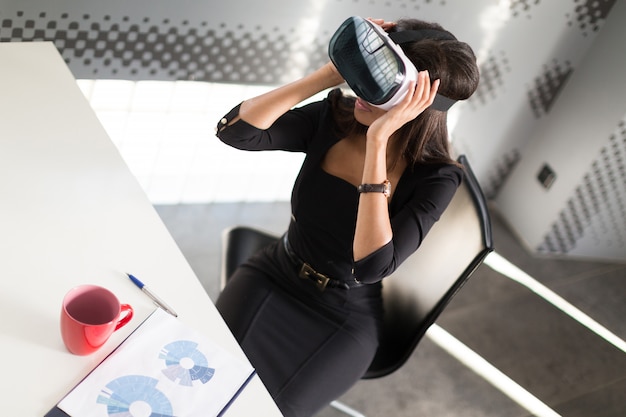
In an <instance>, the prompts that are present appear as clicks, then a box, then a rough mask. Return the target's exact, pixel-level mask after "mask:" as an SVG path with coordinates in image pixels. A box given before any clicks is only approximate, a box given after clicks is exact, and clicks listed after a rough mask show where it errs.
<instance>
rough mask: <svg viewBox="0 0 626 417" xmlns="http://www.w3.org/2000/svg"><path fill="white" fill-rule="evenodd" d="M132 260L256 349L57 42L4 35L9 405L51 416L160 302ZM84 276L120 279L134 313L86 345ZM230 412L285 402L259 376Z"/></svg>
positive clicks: (1, 173) (178, 302)
mask: <svg viewBox="0 0 626 417" xmlns="http://www.w3.org/2000/svg"><path fill="white" fill-rule="evenodd" d="M207 128H208V127H207ZM125 272H129V273H132V274H134V275H136V276H137V277H138V278H140V279H142V280H143V281H144V282H145V283H146V284H147V285H148V286H150V287H151V288H152V290H153V291H154V292H155V293H157V294H158V295H160V296H161V297H162V298H164V299H165V301H166V302H167V303H169V304H170V305H171V306H172V307H173V308H174V309H176V310H177V312H178V316H179V319H180V320H181V321H184V322H185V323H187V324H189V325H191V326H193V327H195V328H196V329H198V330H200V331H202V332H205V333H207V334H208V335H210V336H212V337H213V339H214V340H215V341H216V342H217V343H218V344H220V345H221V346H222V347H224V348H226V349H228V350H229V351H231V352H233V353H234V354H235V355H237V356H239V357H241V358H245V356H244V354H243V352H242V351H241V349H240V347H239V346H238V344H237V343H236V341H235V339H234V338H233V337H232V335H231V333H230V332H229V330H228V328H227V327H226V325H225V323H224V322H223V321H222V319H221V317H220V315H219V313H218V312H217V310H216V309H215V307H214V305H213V303H212V302H211V300H210V299H209V297H208V296H207V294H206V293H205V291H204V289H203V288H202V286H201V285H200V283H199V281H198V280H197V278H196V276H195V275H194V273H193V271H192V270H191V268H190V267H189V265H188V263H187V262H186V260H185V259H184V257H183V255H182V254H181V252H180V251H179V249H178V247H177V246H176V244H175V243H174V241H173V239H172V238H171V236H170V235H169V233H168V232H167V229H166V228H165V226H164V225H163V223H162V222H161V220H160V218H159V217H158V215H157V213H156V212H155V210H154V209H153V207H152V205H151V204H150V202H149V201H148V200H147V198H146V196H145V194H144V193H143V191H142V189H141V188H140V186H139V184H138V183H137V181H136V180H135V179H134V177H133V176H132V174H131V172H130V171H129V170H128V168H127V167H126V165H125V163H124V162H123V160H122V158H121V157H120V155H119V153H118V152H117V149H116V148H115V146H114V145H113V144H112V142H111V141H110V139H109V138H108V136H107V135H106V133H105V131H104V129H103V128H102V126H101V125H100V123H99V121H98V120H97V118H96V116H95V114H94V113H93V111H92V110H91V108H90V107H89V104H88V103H87V101H86V99H85V98H84V97H83V95H82V93H81V91H80V90H79V88H78V87H77V85H76V82H75V80H74V78H73V77H72V75H71V73H70V71H69V69H68V68H67V66H66V65H65V63H64V62H63V60H62V58H61V57H60V55H59V54H58V52H57V50H56V49H55V48H54V46H53V45H52V44H51V43H45V42H42V43H0V316H1V317H0V353H1V357H2V364H1V366H0V367H1V369H2V376H1V377H0V396H1V398H2V401H1V402H2V405H1V406H0V409H2V415H6V416H29V417H37V416H43V415H44V414H45V413H46V412H47V411H48V410H49V409H50V408H51V407H53V406H54V405H55V404H56V403H57V402H58V401H59V400H60V399H61V398H62V397H63V396H64V395H65V394H66V393H67V392H68V390H69V389H71V388H72V387H73V386H74V385H75V384H76V383H77V382H79V381H80V380H81V379H82V378H83V377H84V376H85V375H86V374H87V373H88V372H89V371H90V370H91V369H92V368H93V367H94V366H95V365H96V364H98V363H99V362H100V361H101V360H102V359H103V358H104V357H105V356H106V355H107V354H108V353H109V352H110V351H111V350H113V349H114V348H115V347H116V346H117V344H119V342H120V341H121V340H122V339H123V338H124V337H126V336H127V335H128V334H129V333H130V332H131V331H132V330H133V329H134V328H135V327H136V326H137V325H138V324H139V323H140V322H141V321H142V320H143V319H144V318H145V317H146V316H147V315H148V314H149V313H150V312H151V311H152V310H153V308H154V306H153V304H152V303H151V301H150V300H149V299H148V297H147V296H146V295H145V294H143V293H142V292H141V291H139V289H138V288H137V287H135V286H134V285H133V284H132V283H131V282H130V280H129V279H128V278H127V277H126V275H125ZM83 283H94V284H98V285H102V286H105V287H107V288H109V289H111V290H112V291H113V292H114V293H116V295H117V296H118V298H120V301H121V302H125V303H130V304H131V305H132V306H133V307H134V309H135V318H133V320H132V321H131V323H130V324H129V325H127V326H126V327H124V328H122V329H120V330H119V331H118V332H116V333H115V334H114V335H113V337H112V338H111V339H110V340H109V341H108V342H107V343H106V344H105V346H104V347H103V348H102V349H100V350H99V351H98V352H96V353H94V354H92V355H90V356H75V355H72V354H70V353H69V352H68V351H67V350H66V349H65V347H64V345H63V342H62V340H61V335H60V331H59V313H60V306H61V300H62V298H63V296H64V294H65V293H66V292H67V291H68V290H69V289H70V288H72V287H73V286H76V285H79V284H83ZM227 415H228V416H245V417H249V416H280V415H281V414H280V412H279V411H278V409H277V408H276V405H275V404H274V402H273V401H272V399H271V398H270V396H269V394H268V393H267V391H266V389H265V387H264V386H263V385H262V383H261V381H260V380H259V378H258V377H255V378H254V380H253V381H252V383H251V384H249V385H248V386H247V387H246V389H245V390H244V391H243V393H242V394H241V396H240V397H238V399H237V400H236V401H235V403H234V404H233V405H232V406H231V408H230V409H229V411H228V412H227Z"/></svg>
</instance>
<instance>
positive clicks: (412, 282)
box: [364, 156, 493, 379]
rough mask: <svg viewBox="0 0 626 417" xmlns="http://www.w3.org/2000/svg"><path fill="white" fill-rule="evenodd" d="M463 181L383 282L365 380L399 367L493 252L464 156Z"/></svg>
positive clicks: (480, 197) (484, 214)
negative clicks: (381, 311)
mask: <svg viewBox="0 0 626 417" xmlns="http://www.w3.org/2000/svg"><path fill="white" fill-rule="evenodd" d="M459 162H461V163H462V164H463V165H464V166H465V171H466V173H465V178H464V180H463V182H462V184H461V186H460V187H459V188H458V190H457V192H456V193H455V195H454V197H453V198H452V201H451V202H450V205H449V206H448V208H447V209H446V210H445V211H444V213H443V214H442V215H441V218H440V219H439V221H438V222H436V223H435V224H434V225H433V227H432V228H431V230H430V231H429V232H428V234H427V235H426V238H425V239H424V240H423V241H422V244H421V245H420V247H419V248H418V250H417V251H416V252H415V253H414V254H412V255H411V256H410V257H409V258H408V259H407V260H406V261H404V263H402V265H400V267H399V268H398V269H397V270H396V271H395V272H394V273H393V274H392V275H391V276H389V277H387V278H385V279H384V280H383V302H384V308H385V316H384V323H383V326H382V329H383V330H382V331H383V334H382V336H381V344H380V347H379V349H378V352H377V353H376V356H375V358H374V360H373V362H372V364H371V365H370V368H369V369H368V371H367V373H366V375H365V376H364V378H365V379H369V378H379V377H382V376H385V375H388V374H390V373H392V372H394V371H395V370H397V369H398V368H399V367H401V366H402V365H403V364H404V363H405V362H406V360H407V359H408V358H409V356H410V355H411V354H412V353H413V351H414V349H415V347H416V346H417V344H418V343H419V341H420V340H421V339H422V337H423V336H424V334H425V333H426V330H428V328H429V327H430V326H431V325H432V324H433V323H434V322H435V320H436V319H437V317H438V316H439V315H440V314H441V312H442V311H443V309H444V308H445V307H446V305H447V304H448V303H449V302H450V300H451V299H452V297H453V296H454V295H455V294H456V293H457V291H459V289H460V288H461V287H462V286H463V284H465V282H466V281H467V280H468V279H469V277H470V275H471V274H472V273H473V272H474V271H475V270H476V268H478V266H480V264H481V263H482V262H483V260H484V259H485V257H486V256H487V255H488V254H489V252H491V251H493V238H492V233H491V219H490V217H489V211H488V209H487V202H486V200H485V197H484V195H483V193H482V190H481V188H480V185H479V184H478V181H477V180H476V177H475V176H474V174H473V172H472V170H471V167H470V165H469V163H468V161H467V158H466V157H465V156H461V157H459Z"/></svg>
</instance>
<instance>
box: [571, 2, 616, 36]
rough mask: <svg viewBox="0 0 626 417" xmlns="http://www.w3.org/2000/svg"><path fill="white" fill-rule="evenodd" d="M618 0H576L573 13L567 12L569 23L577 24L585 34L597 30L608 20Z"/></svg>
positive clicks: (587, 34)
mask: <svg viewBox="0 0 626 417" xmlns="http://www.w3.org/2000/svg"><path fill="white" fill-rule="evenodd" d="M615 1H616V0H574V3H576V8H575V11H574V13H573V14H567V16H566V17H567V24H568V25H570V26H575V27H577V28H578V29H580V31H581V32H582V34H583V35H584V36H589V35H590V34H591V33H595V32H597V31H598V30H599V29H600V27H601V26H602V23H603V22H604V21H605V20H606V17H607V16H608V14H609V12H610V11H611V8H612V7H613V5H614V4H615Z"/></svg>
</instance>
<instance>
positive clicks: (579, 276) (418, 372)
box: [156, 203, 626, 417]
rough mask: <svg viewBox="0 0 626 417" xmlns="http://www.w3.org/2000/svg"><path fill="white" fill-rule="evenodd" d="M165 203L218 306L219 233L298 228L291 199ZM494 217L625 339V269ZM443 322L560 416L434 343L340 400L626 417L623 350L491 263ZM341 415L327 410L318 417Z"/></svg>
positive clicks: (408, 409) (517, 416)
mask: <svg viewBox="0 0 626 417" xmlns="http://www.w3.org/2000/svg"><path fill="white" fill-rule="evenodd" d="M156 208H157V211H158V213H159V214H160V215H161V217H162V218H163V220H164V222H165V224H166V226H167V227H168V228H169V230H170V232H171V233H172V235H173V237H174V239H175V240H176V241H177V243H178V245H179V247H180V249H181V250H182V252H183V253H184V254H185V256H186V257H187V259H188V261H189V263H190V265H191V266H192V268H193V269H194V271H195V272H196V274H197V275H198V278H199V279H200V280H201V281H202V283H203V285H204V287H205V289H206V290H207V293H208V294H209V295H210V296H211V298H213V299H215V297H216V296H217V294H218V291H219V287H218V275H219V268H220V262H219V257H220V234H221V231H222V230H223V229H224V228H227V227H229V226H233V225H236V224H246V225H251V226H256V227H260V228H262V229H265V230H268V231H273V232H276V233H280V232H282V231H283V230H284V229H285V227H286V226H287V224H288V221H289V206H288V204H287V203H267V204H265V203H257V204H246V203H235V204H208V205H173V206H157V207H156ZM492 217H493V225H494V233H495V244H496V251H497V253H498V254H499V255H501V256H503V257H504V258H506V259H508V260H509V261H510V262H512V263H513V264H515V265H517V266H518V267H520V268H521V269H523V270H524V271H525V272H526V273H527V274H529V275H530V276H532V277H533V278H535V279H536V280H537V281H539V282H540V283H541V284H543V285H544V286H545V287H547V288H549V289H550V290H552V291H553V292H554V293H556V294H558V295H559V296H560V297H562V298H563V299H565V300H566V301H569V302H570V303H571V304H573V305H574V306H575V307H577V308H578V309H580V310H582V312H584V313H586V314H587V315H588V316H589V317H590V318H591V319H593V320H595V321H597V322H598V323H600V324H601V325H603V326H604V327H605V328H606V329H608V330H609V331H610V332H612V333H613V334H615V335H616V336H618V337H619V338H621V339H622V340H624V339H626V320H625V319H624V318H625V317H626V264H607V263H600V262H592V261H585V260H571V259H545V258H538V257H535V256H532V255H530V254H529V253H528V252H527V251H525V250H524V249H523V248H522V247H521V246H520V244H519V243H518V242H517V240H516V239H515V238H514V236H513V235H512V234H511V232H510V231H509V230H508V229H507V227H506V225H505V224H504V223H503V222H502V221H501V219H500V218H499V216H497V213H495V212H494V213H492ZM437 325H438V326H440V327H441V328H443V329H445V330H446V331H447V332H449V333H450V334H452V335H453V336H454V337H455V338H456V339H458V340H460V341H461V342H462V343H463V344H465V345H466V346H467V347H469V348H470V349H472V350H473V351H474V352H476V353H477V354H478V355H480V356H482V357H483V358H484V359H485V360H486V361H488V362H489V363H491V364H492V365H494V366H495V367H496V368H498V369H499V370H500V371H501V372H502V373H504V374H505V375H506V376H508V377H509V378H510V379H512V380H513V381H514V382H516V383H517V384H519V386H521V387H522V388H523V389H525V390H527V391H528V392H529V393H530V394H532V396H534V397H536V398H537V399H539V400H540V401H541V402H543V403H545V404H546V405H547V407H548V410H549V409H552V410H553V412H554V413H551V412H550V411H548V412H545V411H541V409H542V408H541V407H539V408H537V409H535V411H531V410H533V408H532V406H531V405H529V403H525V405H524V406H522V405H520V404H518V402H516V400H513V399H512V396H511V395H507V394H505V393H504V392H503V391H505V386H504V385H498V384H496V385H493V384H492V383H490V382H488V380H487V379H485V378H484V377H483V376H481V375H479V374H478V373H476V372H474V371H473V370H472V369H471V368H469V367H468V366H466V365H465V364H464V363H463V362H461V361H459V360H457V359H456V358H455V357H453V356H452V355H451V354H449V353H448V351H446V350H445V349H443V348H442V347H441V344H440V343H436V340H435V339H434V338H431V337H426V338H424V339H423V341H422V342H421V343H420V345H419V346H418V348H417V350H416V351H415V352H414V354H413V356H412V357H411V359H410V360H409V361H408V362H407V364H406V365H405V366H404V367H403V368H401V369H400V370H399V371H397V372H396V373H394V374H392V375H390V376H388V377H385V378H381V379H378V380H368V381H360V382H359V383H358V384H357V385H356V386H355V387H354V388H353V389H352V390H351V391H349V392H348V393H347V394H345V395H344V396H343V397H342V398H341V401H342V402H344V403H345V404H348V405H350V406H352V407H354V408H356V409H358V410H359V411H360V412H362V413H363V414H365V415H366V416H368V417H372V416H396V417H404V416H406V417H409V416H411V417H415V416H428V417H448V416H450V417H452V416H455V417H456V416H463V417H472V416H476V417H478V416H490V417H491V416H493V417H526V416H531V415H546V416H547V415H552V416H557V415H561V416H564V417H624V416H626V354H625V352H624V351H623V350H620V349H619V348H617V347H615V346H614V345H612V344H610V343H609V342H607V341H606V340H605V339H603V338H602V337H600V336H598V335H597V334H595V333H593V332H592V331H591V330H589V329H588V328H586V327H584V326H583V325H581V324H580V323H578V322H577V321H576V320H574V319H573V318H572V317H570V316H569V315H567V314H566V313H564V312H563V311H561V310H560V309H558V308H556V307H555V306H554V305H552V304H551V303H549V302H547V301H545V300H544V299H543V298H541V297H540V296H539V295H537V294H536V293H535V292H533V291H531V290H530V289H528V288H527V287H524V286H522V285H520V284H519V283H518V282H515V281H513V280H511V279H509V278H507V276H505V275H503V274H501V273H498V272H496V271H495V270H494V269H492V268H491V267H489V266H488V265H483V266H481V267H480V269H479V270H478V271H477V272H476V274H475V275H474V276H473V278H472V279H471V280H470V281H469V282H468V284H467V285H466V286H465V287H464V288H463V290H462V291H461V292H460V293H459V294H458V295H457V296H456V298H455V299H454V300H453V301H452V303H451V304H450V305H449V306H448V308H447V309H446V310H445V311H444V312H443V314H442V315H441V317H440V319H439V320H438V321H437ZM517 401H519V400H517ZM537 410H539V411H537ZM342 415H343V414H340V413H339V412H337V411H335V410H333V409H331V408H328V409H325V410H324V411H323V412H322V413H320V415H319V417H339V416H342Z"/></svg>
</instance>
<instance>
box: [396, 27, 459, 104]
mask: <svg viewBox="0 0 626 417" xmlns="http://www.w3.org/2000/svg"><path fill="white" fill-rule="evenodd" d="M389 37H390V38H391V40H392V41H394V42H395V43H397V44H398V45H400V44H402V43H406V42H416V41H420V40H422V39H435V40H456V38H455V37H454V36H451V35H450V34H448V33H447V32H442V31H440V30H435V29H421V30H403V31H401V32H390V33H389ZM454 103H456V100H453V99H451V98H448V97H445V96H442V95H441V94H437V95H436V96H435V100H434V101H433V104H431V106H430V107H431V108H433V109H435V110H440V111H448V109H449V108H450V107H452V105H453V104H454Z"/></svg>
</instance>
